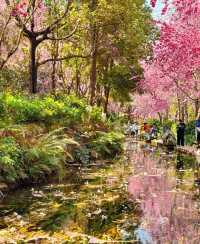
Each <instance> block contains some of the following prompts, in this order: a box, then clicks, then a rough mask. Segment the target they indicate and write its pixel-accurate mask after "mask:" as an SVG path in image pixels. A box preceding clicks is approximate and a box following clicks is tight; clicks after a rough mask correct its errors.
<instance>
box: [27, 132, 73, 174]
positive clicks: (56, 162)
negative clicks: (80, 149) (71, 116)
mask: <svg viewBox="0 0 200 244" xmlns="http://www.w3.org/2000/svg"><path fill="white" fill-rule="evenodd" d="M62 130H63V129H62V128H61V129H58V130H54V131H52V132H50V133H48V134H45V135H42V136H41V137H40V138H38V139H37V141H36V143H35V145H31V147H30V148H28V149H27V150H26V152H25V155H24V158H25V159H24V160H25V162H27V163H28V165H30V167H28V169H27V170H28V172H29V175H31V176H34V177H39V176H41V175H44V174H51V173H52V172H53V171H55V172H58V174H59V176H62V175H63V172H64V168H63V166H64V162H65V161H66V159H67V158H68V157H71V154H70V153H69V150H68V146H69V145H76V146H78V143H77V142H76V141H74V140H73V139H71V138H68V137H67V136H65V135H64V134H61V132H62Z"/></svg>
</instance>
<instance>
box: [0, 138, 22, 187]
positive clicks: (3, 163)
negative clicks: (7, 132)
mask: <svg viewBox="0 0 200 244" xmlns="http://www.w3.org/2000/svg"><path fill="white" fill-rule="evenodd" d="M22 156H23V150H22V149H21V148H20V147H19V145H18V144H17V142H16V140H15V138H13V137H5V138H2V139H1V140H0V172H1V177H2V178H3V179H5V180H6V181H8V182H13V181H15V180H17V179H18V178H20V177H22V178H23V177H24V176H25V174H24V171H23V166H22Z"/></svg>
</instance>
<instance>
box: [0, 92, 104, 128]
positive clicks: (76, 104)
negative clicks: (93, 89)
mask: <svg viewBox="0 0 200 244" xmlns="http://www.w3.org/2000/svg"><path fill="white" fill-rule="evenodd" d="M0 108H1V110H0V117H2V118H4V119H5V117H8V118H9V119H11V120H12V121H13V122H14V123H32V122H44V123H45V124H47V125H48V124H49V123H53V122H55V121H57V122H59V121H60V122H61V123H62V124H63V126H67V125H76V124H80V123H82V122H84V121H88V120H89V122H91V123H99V122H102V121H103V117H102V109H101V108H98V107H95V106H94V107H91V106H89V105H87V103H86V102H85V100H84V99H79V98H77V97H75V96H64V95H63V96H56V97H54V96H45V97H41V98H39V97H35V98H28V97H26V96H22V95H13V94H11V93H2V94H1V95H0ZM61 120H62V121H61Z"/></svg>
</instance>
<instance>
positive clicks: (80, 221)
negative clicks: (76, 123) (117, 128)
mask: <svg viewBox="0 0 200 244" xmlns="http://www.w3.org/2000/svg"><path fill="white" fill-rule="evenodd" d="M126 147H127V155H126V157H122V159H120V160H117V162H114V163H101V164H98V165H94V166H90V167H89V166H88V167H86V166H84V167H78V166H76V167H72V168H71V169H69V170H70V171H71V172H70V174H69V175H70V177H67V178H66V179H65V180H64V181H63V182H61V183H60V182H54V183H51V184H47V185H44V186H38V187H33V188H27V189H21V190H18V191H16V192H14V193H11V194H9V195H8V196H6V197H5V198H4V200H3V201H2V202H1V204H0V243H17V242H18V243H20V242H19V241H22V240H24V241H26V242H27V241H29V243H150V244H151V243H156V244H157V243H161V244H163V243H187V244H188V243H192V244H193V243H200V238H199V234H200V217H199V210H200V196H199V194H200V192H199V184H200V174H199V170H198V162H197V161H196V160H195V159H193V158H191V157H188V156H183V155H177V154H171V153H170V154H168V153H165V152H163V151H161V150H158V149H155V148H151V147H149V146H147V145H146V146H141V145H139V144H137V143H133V142H132V141H128V140H127V143H126ZM21 243H23V242H21Z"/></svg>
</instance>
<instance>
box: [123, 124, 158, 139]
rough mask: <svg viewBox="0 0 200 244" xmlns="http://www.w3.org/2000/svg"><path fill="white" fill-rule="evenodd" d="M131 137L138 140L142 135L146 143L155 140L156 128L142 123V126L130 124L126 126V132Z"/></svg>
mask: <svg viewBox="0 0 200 244" xmlns="http://www.w3.org/2000/svg"><path fill="white" fill-rule="evenodd" d="M126 132H127V133H128V134H130V135H131V136H133V137H135V138H138V136H141V135H143V137H144V139H145V140H146V141H150V140H152V139H156V138H157V128H156V126H155V125H149V124H148V123H144V124H143V126H140V125H139V124H138V123H137V122H132V123H129V124H128V128H127V131H126Z"/></svg>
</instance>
